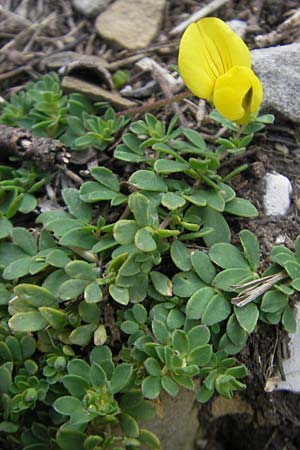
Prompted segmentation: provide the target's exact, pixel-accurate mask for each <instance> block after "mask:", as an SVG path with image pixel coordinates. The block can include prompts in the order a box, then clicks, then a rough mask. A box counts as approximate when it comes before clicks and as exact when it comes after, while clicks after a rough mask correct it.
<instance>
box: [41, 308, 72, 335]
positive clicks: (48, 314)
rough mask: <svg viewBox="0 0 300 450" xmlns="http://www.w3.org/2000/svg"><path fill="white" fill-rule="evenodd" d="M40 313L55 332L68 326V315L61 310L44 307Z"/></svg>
mask: <svg viewBox="0 0 300 450" xmlns="http://www.w3.org/2000/svg"><path fill="white" fill-rule="evenodd" d="M39 312H40V313H41V314H42V316H43V317H44V318H45V319H46V320H47V322H48V323H49V325H51V327H52V328H54V329H55V330H62V329H63V328H64V326H65V324H66V313H65V312H64V311H61V310H60V309H55V308H49V307H47V306H42V307H40V308H39Z"/></svg>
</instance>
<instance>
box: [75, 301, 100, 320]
mask: <svg viewBox="0 0 300 450" xmlns="http://www.w3.org/2000/svg"><path fill="white" fill-rule="evenodd" d="M78 313H79V315H80V317H81V319H82V320H83V321H84V322H86V323H97V322H99V319H100V309H99V305H96V304H95V303H87V302H85V301H82V302H80V303H79V306H78Z"/></svg>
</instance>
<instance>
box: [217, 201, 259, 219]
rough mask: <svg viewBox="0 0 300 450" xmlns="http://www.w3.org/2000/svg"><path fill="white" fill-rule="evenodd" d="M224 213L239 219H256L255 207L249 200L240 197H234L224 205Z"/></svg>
mask: <svg viewBox="0 0 300 450" xmlns="http://www.w3.org/2000/svg"><path fill="white" fill-rule="evenodd" d="M224 211H225V212H227V213H230V214H234V215H235V216H240V217H256V216H257V215H258V212H257V209H256V208H255V206H253V205H252V203H251V202H249V200H246V199H244V198H240V197H235V198H234V199H233V200H231V201H230V202H228V203H226V205H225V209H224Z"/></svg>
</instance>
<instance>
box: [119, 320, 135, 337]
mask: <svg viewBox="0 0 300 450" xmlns="http://www.w3.org/2000/svg"><path fill="white" fill-rule="evenodd" d="M120 328H121V330H122V331H123V333H126V334H134V333H136V332H137V331H139V325H138V324H137V323H136V322H134V321H133V320H125V321H124V322H122V323H121V327H120Z"/></svg>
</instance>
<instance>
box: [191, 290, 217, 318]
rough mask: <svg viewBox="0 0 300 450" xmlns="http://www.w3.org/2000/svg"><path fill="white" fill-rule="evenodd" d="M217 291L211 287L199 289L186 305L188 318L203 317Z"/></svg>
mask: <svg viewBox="0 0 300 450" xmlns="http://www.w3.org/2000/svg"><path fill="white" fill-rule="evenodd" d="M215 294H216V292H215V290H214V289H212V288H211V287H208V286H207V287H203V288H200V289H198V290H197V291H196V292H194V294H193V295H192V296H191V297H190V299H189V300H188V302H187V305H186V316H187V318H188V319H192V320H198V319H201V317H202V315H203V313H204V310H205V308H206V307H207V305H208V304H209V302H210V301H211V300H212V298H213V297H214V296H215Z"/></svg>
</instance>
